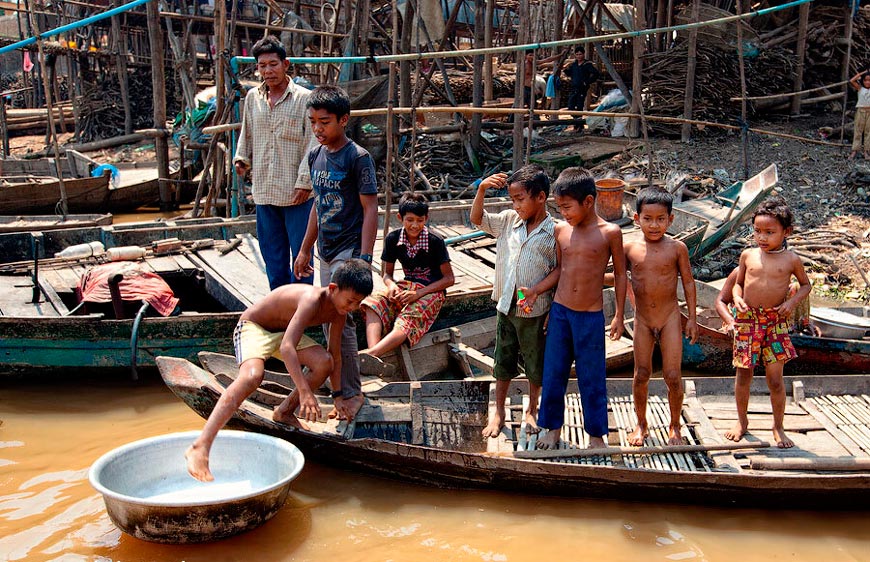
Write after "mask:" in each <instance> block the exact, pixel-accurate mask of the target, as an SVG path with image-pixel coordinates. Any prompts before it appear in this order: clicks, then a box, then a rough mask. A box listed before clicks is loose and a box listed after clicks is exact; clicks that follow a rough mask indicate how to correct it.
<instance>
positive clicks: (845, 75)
mask: <svg viewBox="0 0 870 562" xmlns="http://www.w3.org/2000/svg"><path fill="white" fill-rule="evenodd" d="M845 23H846V31H845V33H846V53H845V55H843V69H842V71H841V73H840V77H841V79H842V80H843V81H848V80H849V78H851V76H852V72H851V71H850V70H849V66H851V63H852V30H853V28H854V25H853V23H852V5H851V3H850V2H846V22H845ZM848 102H849V84H848V83H847V84H846V85H845V86H843V111H842V114H841V118H840V142H841V143H842V142H843V137H844V135H845V134H846V105H847V104H848Z"/></svg>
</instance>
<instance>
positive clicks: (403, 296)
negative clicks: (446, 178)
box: [359, 193, 454, 374]
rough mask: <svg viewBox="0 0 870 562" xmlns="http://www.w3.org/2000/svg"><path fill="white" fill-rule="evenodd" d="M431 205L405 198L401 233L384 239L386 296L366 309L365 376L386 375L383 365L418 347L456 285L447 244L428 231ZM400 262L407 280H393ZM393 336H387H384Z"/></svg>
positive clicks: (365, 304) (382, 293)
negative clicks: (385, 358)
mask: <svg viewBox="0 0 870 562" xmlns="http://www.w3.org/2000/svg"><path fill="white" fill-rule="evenodd" d="M428 219H429V204H428V203H427V202H426V198H425V197H423V196H422V195H420V194H419V193H406V194H404V195H403V196H402V199H401V200H400V201H399V220H400V221H401V222H402V228H399V229H396V230H394V231H392V232H390V233H389V234H387V236H386V238H384V250H383V253H382V254H381V263H382V264H383V276H384V285H386V290H385V291H377V292H375V293H374V294H373V295H371V296H370V297H368V298H366V300H364V301H363V303H362V306H361V308H362V310H363V312H364V313H365V317H366V340H367V342H368V346H369V347H368V349H364V350H362V351H360V354H359V357H360V369H361V370H362V372H363V373H365V374H380V373H383V372H384V370H385V369H384V364H383V362H382V361H381V360H380V359H379V358H380V357H381V356H382V355H384V354H385V353H387V352H389V351H392V350H393V349H396V348H397V347H399V346H400V345H402V343H403V342H404V341H405V340H407V341H408V345H409V346H412V347H413V346H414V345H415V344H416V343H417V342H418V341H420V338H422V337H423V335H425V334H426V332H428V331H429V328H431V327H432V324H433V323H434V322H435V319H436V318H437V317H438V312H439V311H440V310H441V306H442V305H443V304H444V299H445V296H446V294H445V291H446V289H447V287H450V286H451V285H453V281H454V279H453V268H452V267H450V256H449V255H448V254H447V245H446V244H444V239H443V238H441V237H440V236H438V235H437V234H435V233H434V232H430V231H429V228H428V227H427V226H426V221H427V220H428ZM396 261H398V262H399V263H401V264H402V270H403V271H404V272H405V278H404V279H402V280H401V281H396V280H395V279H394V278H393V275H394V272H395V267H396ZM385 331H387V332H388V333H387V334H386V335H384V332H385Z"/></svg>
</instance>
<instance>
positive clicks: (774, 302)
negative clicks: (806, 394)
mask: <svg viewBox="0 0 870 562" xmlns="http://www.w3.org/2000/svg"><path fill="white" fill-rule="evenodd" d="M792 220H793V219H792V213H791V209H789V208H788V204H787V203H786V202H785V199H783V198H782V197H780V196H778V195H775V196H773V197H770V198H768V199H766V200H765V201H764V202H763V203H761V205H759V206H758V209H756V210H755V214H754V215H753V217H752V224H753V229H754V230H753V237H754V238H755V243H756V244H757V245H758V247H757V248H749V249H747V250H744V251H743V253H742V254H740V264H739V266H738V268H737V279H736V280H735V283H734V288H733V290H732V298H733V302H734V308H735V309H736V311H737V313H736V315H735V317H734V318H733V319H732V320H731V322H729V323H728V327H729V328H731V327H732V326H733V330H734V366H735V367H736V368H737V377H736V379H735V381H734V398H735V401H736V402H737V424H736V425H735V426H734V427H733V428H732V429H731V430H730V431H728V432H726V433H725V437H727V438H728V439H730V440H732V441H740V439H741V438H742V437H743V435H744V434H745V433H746V431H747V430H748V429H749V418H748V417H747V412H748V410H749V390H750V388H749V387H750V383H751V382H752V375H753V370H754V368H755V365H756V364H758V363H759V361H762V362H764V375H765V377H766V378H767V387H768V389H769V390H770V405H771V407H772V409H773V438H774V439H775V440H776V445H777V446H778V447H780V448H788V447H793V446H794V442H793V441H792V440H791V439H789V438H788V436H786V434H785V429H784V427H783V420H784V419H785V385H784V383H783V380H782V371H783V367H785V363H786V362H787V361H790V360H791V359H794V358H795V357H797V352H796V351H795V349H794V346H793V345H792V343H791V339H790V338H789V337H788V321H787V320H788V317H789V315H791V313H792V311H793V310H794V308H795V307H796V306H797V304H798V303H799V302H800V301H801V300H802V299H803V298H804V297H806V296H807V295H808V294H809V293H810V291H811V290H812V286H811V285H810V280H809V278H808V277H807V274H806V271H804V266H803V263H802V262H801V259H800V258H799V257H798V255H797V254H795V253H794V252H792V251H790V250H787V249H786V247H785V239H786V237H787V236H788V235H790V234H791V232H792ZM792 275H794V276H795V278H797V281H798V284H799V285H800V288H798V290H797V291H796V292H795V294H794V295H793V296H791V297H790V298H786V295H787V294H788V292H789V284H790V283H791V277H792ZM720 313H721V311H720ZM723 320H726V322H727V319H726V318H723Z"/></svg>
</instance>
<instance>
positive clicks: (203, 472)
mask: <svg viewBox="0 0 870 562" xmlns="http://www.w3.org/2000/svg"><path fill="white" fill-rule="evenodd" d="M184 458H186V459H187V472H189V473H190V475H191V476H193V477H194V478H196V479H197V480H199V481H200V482H211V481H212V480H214V476H212V474H211V471H210V470H209V469H208V454H207V453H206V452H205V451H203V450H202V447H196V446H195V445H191V446H190V447H188V448H187V451H185V452H184Z"/></svg>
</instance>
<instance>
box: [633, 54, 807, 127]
mask: <svg viewBox="0 0 870 562" xmlns="http://www.w3.org/2000/svg"><path fill="white" fill-rule="evenodd" d="M687 55H688V44H687V43H686V42H682V43H679V44H677V45H676V46H674V47H673V48H671V49H669V50H667V51H663V52H659V53H649V54H648V55H646V56H645V57H644V64H643V73H644V78H643V86H644V88H643V89H644V92H643V95H644V107H645V108H646V111H647V113H649V114H651V115H664V116H672V117H680V116H682V115H683V100H684V98H685V93H686V90H685V89H686V69H687V65H688V57H687ZM794 66H795V60H794V56H793V55H792V54H791V53H790V52H789V51H786V50H785V49H782V48H778V47H774V48H771V49H763V50H761V51H760V52H759V53H758V55H757V56H755V57H752V58H750V57H746V59H745V69H746V90H747V95H748V96H765V95H769V94H774V93H780V92H783V91H788V89H789V88H788V85H789V84H791V81H792V76H793V73H794ZM696 77H697V78H696V80H695V93H694V110H693V118H694V119H697V120H701V121H716V122H721V123H732V124H733V123H734V120H735V118H737V117H739V115H740V103H739V102H733V101H731V98H733V97H740V67H739V61H738V56H737V52H736V51H725V50H721V49H718V48H716V47H709V46H706V45H698V53H697V67H696ZM651 126H652V128H653V129H654V130H656V129H658V130H661V131H662V132H671V133H673V132H674V131H679V126H667V125H661V124H655V123H653V124H652V125H651Z"/></svg>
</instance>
